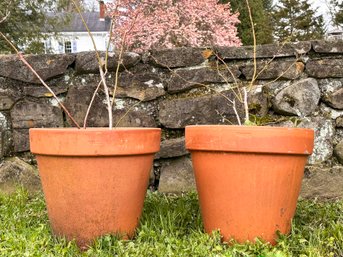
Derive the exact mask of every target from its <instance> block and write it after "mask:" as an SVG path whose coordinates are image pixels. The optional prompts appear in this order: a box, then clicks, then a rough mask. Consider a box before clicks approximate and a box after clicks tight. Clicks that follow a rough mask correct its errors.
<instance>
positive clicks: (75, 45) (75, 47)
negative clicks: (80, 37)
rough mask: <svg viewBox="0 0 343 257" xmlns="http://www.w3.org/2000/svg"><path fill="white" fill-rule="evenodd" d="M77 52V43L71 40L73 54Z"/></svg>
mask: <svg viewBox="0 0 343 257" xmlns="http://www.w3.org/2000/svg"><path fill="white" fill-rule="evenodd" d="M76 52H77V42H76V40H73V53H76Z"/></svg>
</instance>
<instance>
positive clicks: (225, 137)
mask: <svg viewBox="0 0 343 257" xmlns="http://www.w3.org/2000/svg"><path fill="white" fill-rule="evenodd" d="M185 134H186V135H185V139H186V149H188V150H190V151H192V150H193V151H196V150H203V151H223V152H241V153H270V154H297V155H310V154H312V151H313V147H314V131H313V129H307V128H286V127H271V126H237V125H192V126H186V132H185Z"/></svg>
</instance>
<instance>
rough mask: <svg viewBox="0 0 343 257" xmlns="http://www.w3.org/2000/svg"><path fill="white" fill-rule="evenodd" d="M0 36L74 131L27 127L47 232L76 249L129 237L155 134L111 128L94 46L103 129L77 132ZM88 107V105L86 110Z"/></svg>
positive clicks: (102, 67) (102, 61)
mask: <svg viewBox="0 0 343 257" xmlns="http://www.w3.org/2000/svg"><path fill="white" fill-rule="evenodd" d="M73 2H74V1H73ZM74 4H75V2H74ZM76 8H77V9H78V7H77V5H76ZM78 11H79V13H80V14H81V12H80V10H79V9H78ZM81 18H82V16H81ZM82 19H83V18H82ZM84 24H85V25H86V23H85V22H84ZM0 36H2V37H3V38H4V39H5V40H6V41H7V43H8V44H9V45H11V46H12V48H13V49H14V50H15V51H16V52H17V55H18V56H19V59H20V60H21V61H22V62H23V63H24V64H25V65H26V66H27V67H28V68H29V70H30V71H31V72H33V74H34V75H35V76H36V77H37V78H38V79H39V80H40V81H41V83H42V84H43V85H44V86H45V87H46V88H47V90H48V91H49V92H50V93H51V94H52V95H53V96H54V97H55V99H56V100H57V101H58V103H59V105H60V106H61V108H62V109H63V110H64V112H65V113H66V114H67V116H68V117H69V119H70V120H71V121H72V122H73V124H74V126H75V127H76V128H32V129H30V149H31V152H32V153H33V154H35V156H36V159H37V163H38V168H39V174H40V178H41V182H42V187H43V192H44V196H45V201H46V205H47V211H48V216H49V220H50V224H51V227H52V231H53V233H54V234H55V235H57V236H62V237H65V238H66V239H67V240H73V239H75V241H76V243H77V245H78V246H79V247H80V248H81V249H86V248H87V247H88V246H89V245H91V244H92V242H93V240H94V239H96V238H97V237H99V236H101V235H105V234H113V235H118V236H119V237H121V238H130V237H132V236H133V235H134V233H135V229H136V227H137V225H138V222H139V218H140V216H141V213H142V209H143V203H144V199H145V194H146V191H147V187H148V182H149V175H150V171H151V168H152V162H153V159H154V154H155V153H156V152H158V151H159V148H160V137H161V130H160V129H159V128H117V127H113V125H112V109H113V103H114V96H115V92H113V98H112V99H110V93H109V89H108V87H107V85H106V79H105V75H106V73H107V62H106V60H107V58H101V57H100V54H99V52H98V51H97V50H96V46H95V44H94V48H95V53H96V56H97V60H98V64H99V72H100V76H101V79H100V82H99V84H98V87H97V89H96V91H95V92H94V94H93V99H94V97H95V95H96V93H97V91H98V90H99V87H100V86H101V85H102V86H103V89H104V92H105V95H106V103H107V109H108V117H109V124H110V125H109V128H87V127H86V120H87V117H86V118H85V121H84V126H83V127H82V128H81V127H80V126H79V124H78V123H77V122H76V121H75V119H74V118H73V117H72V115H71V114H70V113H69V111H68V110H67V109H66V108H65V106H64V105H63V103H61V102H60V101H59V99H58V97H57V96H56V95H55V94H54V92H53V91H52V90H51V88H50V87H49V86H48V85H47V84H46V83H45V82H44V81H43V79H42V78H41V77H40V76H39V74H37V72H36V71H35V70H34V69H33V67H32V66H31V65H30V64H29V63H28V62H27V60H26V59H25V57H24V55H22V54H21V53H20V52H19V51H18V50H17V49H16V47H15V46H14V45H13V44H12V43H11V42H10V41H9V40H8V39H7V37H6V36H5V35H4V34H3V33H1V32H0ZM90 37H92V35H91V34H90ZM93 42H94V40H93ZM107 49H108V48H107ZM107 53H108V52H106V57H107ZM122 53H123V49H121V51H120V53H119V57H118V68H117V72H118V70H119V66H120V65H121V61H120V60H121V55H122ZM115 89H116V85H114V90H115ZM91 105H92V101H91V103H90V106H89V108H88V110H89V109H90V108H91ZM87 113H88V112H87ZM86 116H87V115H86Z"/></svg>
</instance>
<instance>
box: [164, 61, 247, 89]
mask: <svg viewBox="0 0 343 257" xmlns="http://www.w3.org/2000/svg"><path fill="white" fill-rule="evenodd" d="M240 74H241V72H240V71H239V69H238V67H237V66H233V65H231V66H230V70H227V68H226V67H222V66H221V68H220V69H217V68H216V67H201V68H195V69H193V68H192V69H189V68H185V69H178V70H176V71H175V72H173V73H172V76H171V79H170V81H169V83H168V92H169V93H177V92H182V91H186V90H188V89H191V88H195V87H200V86H202V85H204V84H212V83H232V82H234V81H236V80H237V78H238V77H239V75H240Z"/></svg>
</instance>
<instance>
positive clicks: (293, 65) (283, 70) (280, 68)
mask: <svg viewBox="0 0 343 257" xmlns="http://www.w3.org/2000/svg"><path fill="white" fill-rule="evenodd" d="M304 67H305V65H304V64H303V63H302V62H297V61H296V60H294V61H273V62H271V63H268V62H267V61H263V62H258V63H257V79H259V80H261V79H267V80H270V79H291V80H293V79H296V78H299V77H300V76H301V74H302V73H303V72H304ZM242 73H243V75H244V76H245V77H246V79H248V80H251V79H252V77H253V74H254V65H253V64H247V65H245V66H243V67H242Z"/></svg>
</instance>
